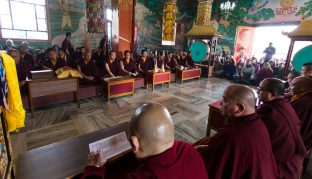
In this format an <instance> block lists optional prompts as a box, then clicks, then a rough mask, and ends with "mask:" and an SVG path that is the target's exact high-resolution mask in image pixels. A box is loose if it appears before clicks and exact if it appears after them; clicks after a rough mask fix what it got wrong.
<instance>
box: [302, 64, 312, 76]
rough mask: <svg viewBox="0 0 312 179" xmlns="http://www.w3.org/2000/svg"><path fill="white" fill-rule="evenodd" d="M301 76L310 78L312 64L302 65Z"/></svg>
mask: <svg viewBox="0 0 312 179" xmlns="http://www.w3.org/2000/svg"><path fill="white" fill-rule="evenodd" d="M301 74H302V75H303V76H310V77H312V63H305V64H303V65H302V69H301Z"/></svg>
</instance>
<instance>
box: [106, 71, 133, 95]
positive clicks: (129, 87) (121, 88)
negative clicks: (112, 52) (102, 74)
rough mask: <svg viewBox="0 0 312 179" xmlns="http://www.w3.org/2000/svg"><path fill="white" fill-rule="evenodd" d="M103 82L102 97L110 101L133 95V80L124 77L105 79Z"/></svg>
mask: <svg viewBox="0 0 312 179" xmlns="http://www.w3.org/2000/svg"><path fill="white" fill-rule="evenodd" d="M102 80H103V91H104V93H103V95H104V96H105V97H106V98H107V100H110V99H111V98H115V97H120V96H126V95H132V96H133V95H134V78H131V77H128V76H125V77H117V78H107V79H104V78H103V79H102Z"/></svg>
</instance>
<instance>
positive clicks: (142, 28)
mask: <svg viewBox="0 0 312 179" xmlns="http://www.w3.org/2000/svg"><path fill="white" fill-rule="evenodd" d="M165 3H166V0H137V3H136V8H135V12H136V13H135V25H136V28H137V44H135V46H136V48H135V49H136V53H137V54H140V53H141V50H142V49H147V50H162V49H165V50H179V49H184V47H185V44H186V39H185V38H184V34H185V33H186V32H188V30H189V29H190V28H191V27H192V25H193V23H194V20H195V17H196V9H197V3H194V0H177V4H176V6H177V17H176V24H177V25H176V41H175V46H170V47H169V46H162V45H161V40H162V18H163V14H162V13H163V8H164V5H165Z"/></svg>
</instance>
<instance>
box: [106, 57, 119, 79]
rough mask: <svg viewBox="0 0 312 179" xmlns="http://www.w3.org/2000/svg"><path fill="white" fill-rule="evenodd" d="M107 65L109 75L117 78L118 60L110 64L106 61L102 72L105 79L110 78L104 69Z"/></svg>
mask: <svg viewBox="0 0 312 179" xmlns="http://www.w3.org/2000/svg"><path fill="white" fill-rule="evenodd" d="M106 64H108V67H109V70H110V71H111V73H112V74H113V75H115V76H118V68H119V60H117V59H115V60H114V61H113V62H111V61H110V60H107V61H106V62H105V63H104V71H105V76H104V77H105V78H109V77H112V76H110V74H109V73H108V71H107V70H106V68H105V65H106Z"/></svg>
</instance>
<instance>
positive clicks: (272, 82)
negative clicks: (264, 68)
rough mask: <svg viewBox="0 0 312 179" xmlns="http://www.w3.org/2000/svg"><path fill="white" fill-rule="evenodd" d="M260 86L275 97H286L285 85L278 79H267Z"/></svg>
mask: <svg viewBox="0 0 312 179" xmlns="http://www.w3.org/2000/svg"><path fill="white" fill-rule="evenodd" d="M260 86H261V87H262V88H264V89H265V90H267V91H269V92H271V93H273V94H274V95H275V96H284V92H285V83H284V82H283V81H282V80H280V79H277V78H267V79H264V80H263V81H261V83H260Z"/></svg>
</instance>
